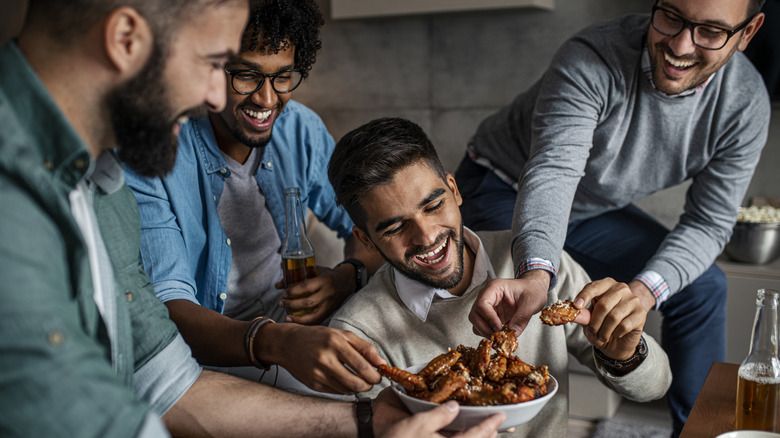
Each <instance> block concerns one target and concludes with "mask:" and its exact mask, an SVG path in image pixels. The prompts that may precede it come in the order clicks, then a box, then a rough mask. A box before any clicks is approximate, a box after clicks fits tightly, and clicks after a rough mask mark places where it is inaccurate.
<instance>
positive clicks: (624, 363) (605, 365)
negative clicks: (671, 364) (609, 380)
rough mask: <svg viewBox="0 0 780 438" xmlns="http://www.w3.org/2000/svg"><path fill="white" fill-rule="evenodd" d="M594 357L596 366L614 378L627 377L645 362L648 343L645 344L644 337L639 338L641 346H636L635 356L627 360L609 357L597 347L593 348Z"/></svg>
mask: <svg viewBox="0 0 780 438" xmlns="http://www.w3.org/2000/svg"><path fill="white" fill-rule="evenodd" d="M593 355H594V356H595V357H596V366H598V367H599V368H600V369H602V370H604V371H606V372H608V373H609V374H612V375H613V376H618V377H620V376H625V375H626V374H628V373H630V372H631V371H634V370H635V369H636V367H638V366H639V365H640V364H641V363H642V362H644V360H645V358H646V357H647V343H645V338H644V337H641V338H639V344H637V346H636V351H635V352H634V355H633V356H631V357H629V358H628V359H626V360H615V359H612V358H610V357H607V355H605V354H604V353H602V352H601V350H599V349H598V348H596V347H593Z"/></svg>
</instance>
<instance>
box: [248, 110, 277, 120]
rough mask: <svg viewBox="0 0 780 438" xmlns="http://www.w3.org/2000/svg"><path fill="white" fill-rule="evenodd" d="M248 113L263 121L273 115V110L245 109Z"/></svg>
mask: <svg viewBox="0 0 780 438" xmlns="http://www.w3.org/2000/svg"><path fill="white" fill-rule="evenodd" d="M244 112H246V113H247V114H249V116H250V117H252V118H255V119H260V120H262V121H266V120H268V117H270V116H271V110H268V111H252V110H249V109H247V110H244Z"/></svg>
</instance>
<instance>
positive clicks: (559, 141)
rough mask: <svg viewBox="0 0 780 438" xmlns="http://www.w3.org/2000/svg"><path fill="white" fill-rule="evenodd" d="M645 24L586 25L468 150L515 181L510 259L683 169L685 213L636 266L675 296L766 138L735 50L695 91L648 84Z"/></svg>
mask: <svg viewBox="0 0 780 438" xmlns="http://www.w3.org/2000/svg"><path fill="white" fill-rule="evenodd" d="M648 27H649V16H648V15H647V14H643V15H627V16H624V17H621V18H619V19H616V20H613V21H609V22H605V23H601V24H598V25H595V26H592V27H590V28H588V29H585V30H584V31H582V32H580V33H579V34H577V35H575V36H574V37H573V38H571V39H570V40H568V41H567V42H566V43H564V44H563V46H562V47H561V48H560V50H559V51H558V52H557V53H556V55H555V57H554V58H553V60H552V62H551V64H550V67H549V68H548V70H547V71H546V72H545V74H544V75H543V77H542V78H541V79H540V81H539V82H537V83H536V84H534V85H533V86H532V87H531V88H530V89H529V90H528V91H526V92H525V93H523V94H521V95H520V96H518V97H517V98H516V99H515V101H514V102H512V103H511V104H510V105H508V106H507V107H505V108H503V109H502V110H500V111H499V112H498V113H496V114H494V115H492V116H490V117H489V118H487V119H486V120H484V121H483V122H482V123H481V124H480V126H479V128H478V129H477V132H476V134H475V137H474V141H473V146H472V151H473V152H475V153H476V154H477V155H478V156H480V157H484V158H487V159H488V160H489V161H490V162H491V163H492V164H493V165H494V166H496V167H497V168H499V169H500V170H502V171H503V172H504V173H505V174H507V175H510V176H512V177H515V178H517V179H518V180H519V191H518V200H517V205H516V207H515V217H514V219H513V221H512V223H513V231H515V233H516V238H515V240H514V253H513V255H514V260H515V262H516V263H520V262H522V261H524V260H528V259H530V258H542V259H545V260H550V261H551V262H552V263H553V264H555V265H557V263H558V259H559V257H560V254H561V249H562V248H563V243H564V239H565V237H566V227H567V221H568V220H569V219H573V220H576V219H584V218H588V217H593V216H596V215H599V214H602V213H604V212H607V211H610V210H615V209H619V208H622V207H625V206H626V205H628V204H630V203H632V202H634V201H637V200H639V199H642V198H645V197H647V196H649V195H651V194H653V193H654V192H656V191H659V190H662V189H665V188H667V187H671V186H674V185H677V184H679V183H682V182H683V181H685V180H687V179H692V180H693V182H692V184H691V186H690V188H689V189H688V194H687V197H686V202H685V211H684V213H683V215H682V216H681V217H680V220H679V222H678V224H677V226H676V227H675V228H674V230H673V231H672V232H671V233H670V234H669V235H668V236H667V238H666V239H665V240H664V242H663V243H662V244H661V247H660V248H659V250H658V251H657V252H656V254H655V255H654V256H653V257H652V258H651V259H650V260H649V262H648V263H647V265H646V266H645V271H654V272H657V273H659V274H660V275H661V276H662V277H663V278H664V279H665V280H666V282H667V284H668V286H669V291H670V294H674V293H676V292H678V291H679V290H680V289H682V288H683V287H685V286H686V285H688V284H690V283H691V282H692V281H693V280H695V279H696V278H697V277H698V276H699V275H701V273H702V272H704V270H705V269H707V267H709V265H710V264H712V262H713V260H714V259H715V257H717V255H718V254H720V252H721V250H722V249H723V246H724V245H725V244H726V242H728V239H729V237H730V236H731V229H732V226H733V224H734V221H735V220H736V215H737V207H738V206H739V205H740V204H741V202H742V198H743V197H744V195H745V191H746V190H747V186H748V184H749V183H750V179H751V177H752V175H753V171H754V169H755V166H756V164H757V163H758V159H759V156H760V154H761V149H762V148H763V147H764V144H765V142H766V138H767V130H768V125H769V114H770V105H769V98H768V96H767V92H766V88H765V87H764V85H763V82H762V79H761V77H760V76H759V74H758V72H757V71H756V69H755V68H754V67H753V66H752V64H750V62H749V61H748V59H747V58H746V57H745V56H744V55H743V54H742V53H740V52H737V53H735V54H734V56H733V57H732V58H731V59H730V60H729V61H728V62H727V63H726V64H725V65H724V66H723V67H722V68H721V69H720V70H718V72H717V73H716V74H715V76H714V77H713V79H712V80H711V81H710V83H709V84H708V85H707V86H706V88H704V89H703V90H702V91H700V92H698V93H695V94H691V95H688V96H685V97H672V96H667V95H665V94H663V93H661V92H660V91H657V90H656V89H655V88H654V87H653V85H652V84H651V82H650V81H649V80H648V79H647V77H645V75H644V74H643V72H642V69H641V56H642V52H643V50H644V47H645V37H646V34H647V30H648ZM521 175H522V176H521ZM668 296H669V294H666V295H665V296H663V297H661V299H662V300H663V299H666V298H668Z"/></svg>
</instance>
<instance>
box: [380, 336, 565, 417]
mask: <svg viewBox="0 0 780 438" xmlns="http://www.w3.org/2000/svg"><path fill="white" fill-rule="evenodd" d="M516 348H517V339H516V338H515V337H514V332H512V331H511V330H508V331H502V332H496V333H494V334H493V336H492V337H491V338H490V339H483V340H482V341H481V342H480V344H479V346H478V347H477V348H471V347H465V346H463V345H460V346H458V348H457V349H455V350H449V351H447V352H446V353H443V354H441V355H439V356H437V357H435V358H434V359H433V360H431V361H430V362H428V363H424V364H417V365H413V366H410V367H408V368H406V369H399V368H395V367H388V366H383V367H379V372H380V373H381V374H382V375H384V376H385V377H387V378H389V379H390V381H391V387H392V388H393V391H394V392H395V393H396V394H397V395H398V397H399V398H400V399H401V401H402V402H403V403H404V405H405V406H406V408H407V409H409V411H411V412H412V413H417V412H423V411H428V410H431V409H433V408H435V407H436V406H438V405H439V404H441V403H444V402H445V401H447V400H455V401H457V402H458V403H459V404H460V405H461V407H460V411H459V413H458V416H457V417H456V418H455V420H454V421H453V422H452V423H450V424H449V425H448V426H447V427H445V428H444V429H445V430H448V431H461V430H465V429H468V428H469V427H471V426H474V425H476V424H478V423H480V422H481V421H482V420H484V419H486V418H488V417H490V416H492V415H495V414H497V413H499V412H502V413H504V415H506V419H505V420H504V422H503V423H502V424H501V426H500V427H499V430H506V429H509V428H511V427H515V426H518V425H520V424H523V423H526V422H528V421H530V420H531V419H532V418H534V417H535V416H536V414H538V413H539V411H541V410H542V408H543V407H544V406H545V405H546V404H547V402H549V401H550V399H552V397H553V396H554V395H555V393H556V392H557V391H558V382H557V381H556V380H555V378H554V377H552V376H551V375H550V374H549V373H548V371H547V366H545V365H541V366H533V365H530V364H527V363H525V362H523V361H522V360H520V359H519V358H518V357H517V356H515V355H514V351H515V349H516Z"/></svg>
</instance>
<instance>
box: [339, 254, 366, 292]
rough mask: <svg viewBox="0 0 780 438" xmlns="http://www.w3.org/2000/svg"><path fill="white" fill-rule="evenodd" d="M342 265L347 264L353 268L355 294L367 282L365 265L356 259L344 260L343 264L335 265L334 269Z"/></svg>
mask: <svg viewBox="0 0 780 438" xmlns="http://www.w3.org/2000/svg"><path fill="white" fill-rule="evenodd" d="M344 263H349V264H350V265H352V266H354V267H355V292H357V291H359V290H360V289H362V288H363V286H365V285H366V283H367V282H368V275H367V272H366V265H364V264H363V262H361V261H360V260H358V259H346V260H344V261H343V262H341V263H339V264H338V265H336V266H335V268H338V267H339V266H341V265H343V264H344Z"/></svg>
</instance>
